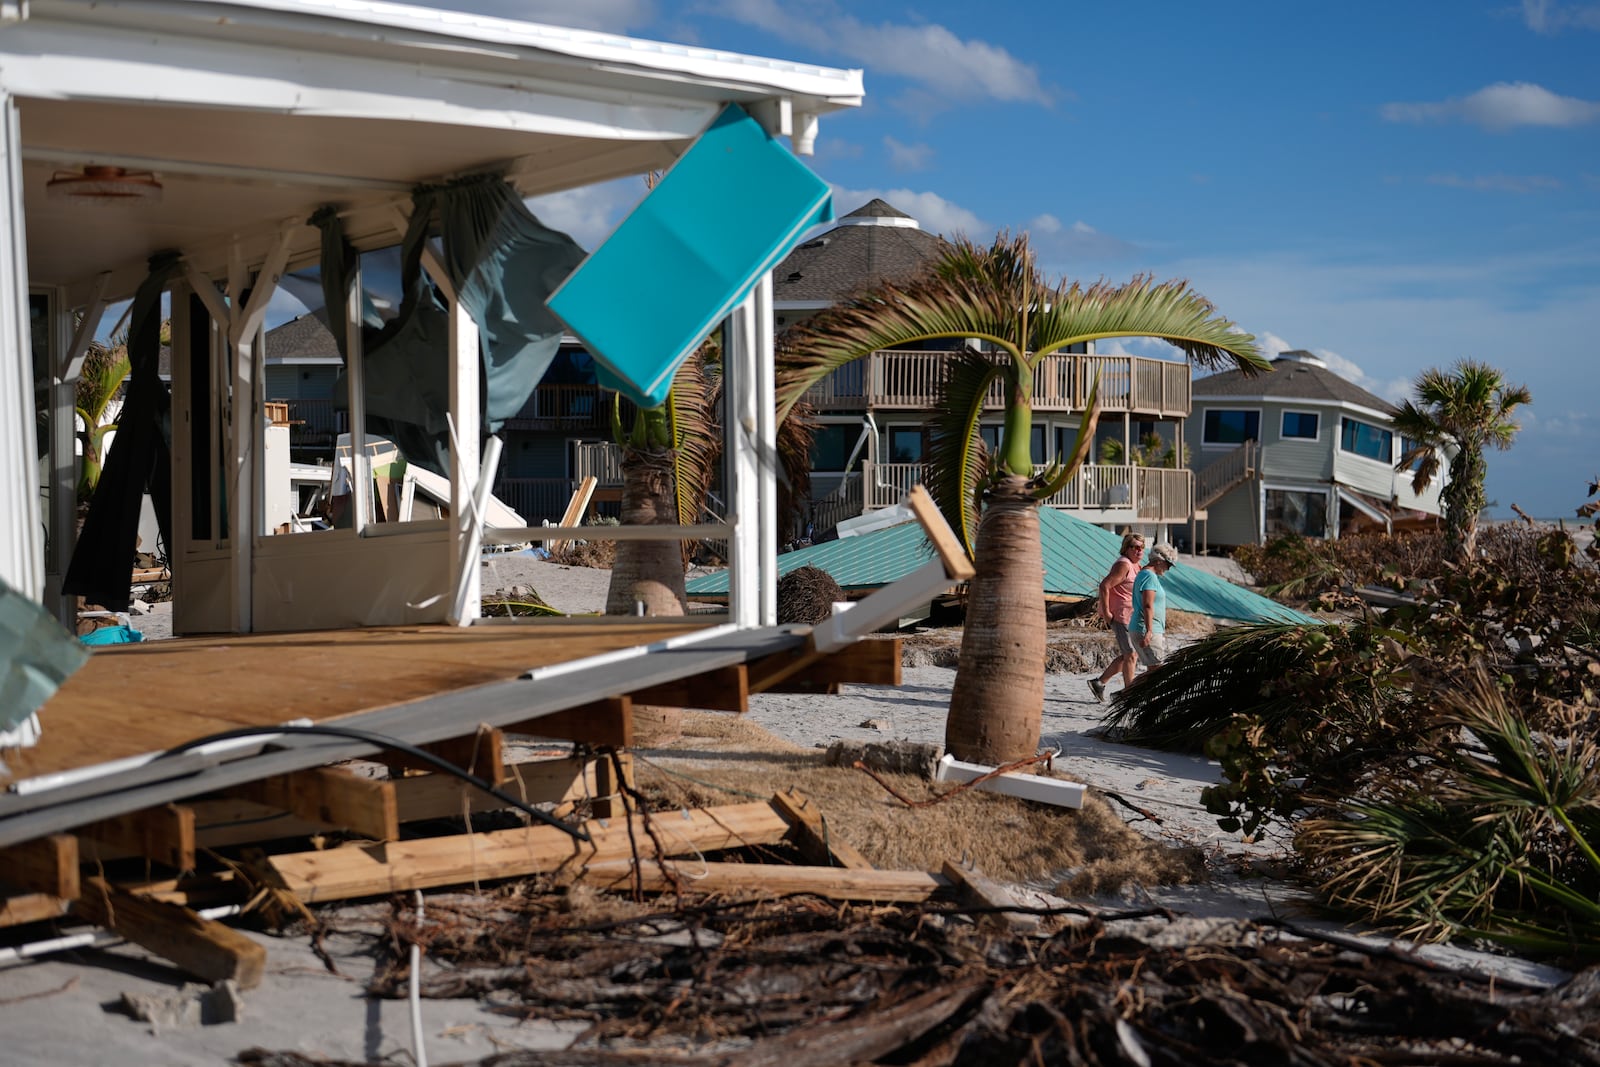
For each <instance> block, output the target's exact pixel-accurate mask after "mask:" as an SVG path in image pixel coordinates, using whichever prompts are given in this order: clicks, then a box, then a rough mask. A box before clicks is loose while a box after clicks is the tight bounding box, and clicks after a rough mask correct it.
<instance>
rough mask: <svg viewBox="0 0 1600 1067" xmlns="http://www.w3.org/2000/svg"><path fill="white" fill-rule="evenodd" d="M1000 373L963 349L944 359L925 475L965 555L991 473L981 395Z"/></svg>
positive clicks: (970, 547) (973, 539)
mask: <svg viewBox="0 0 1600 1067" xmlns="http://www.w3.org/2000/svg"><path fill="white" fill-rule="evenodd" d="M998 377H1000V367H999V366H998V365H997V364H996V363H995V361H994V360H992V359H989V358H988V357H986V356H984V355H982V354H980V353H978V352H963V353H960V354H958V355H953V356H951V357H950V358H949V359H947V360H946V361H945V377H944V379H943V381H941V383H940V395H939V404H938V408H937V410H936V411H935V413H934V416H933V419H932V428H933V433H932V440H931V441H930V442H929V445H928V461H927V464H926V465H925V467H924V478H925V480H926V481H927V485H928V492H929V493H930V494H931V495H932V496H933V500H934V503H936V504H938V505H939V510H940V511H941V512H943V513H944V516H945V521H947V522H948V523H950V528H951V529H953V530H956V531H957V532H958V533H960V534H961V541H962V543H963V544H965V545H966V546H967V555H969V556H970V555H972V554H973V545H974V543H975V542H976V540H977V536H978V509H979V505H978V502H979V499H980V497H981V495H982V492H983V487H984V482H985V479H986V478H987V476H988V474H989V456H988V453H987V450H986V449H985V448H984V447H983V437H982V436H981V435H980V434H979V432H978V427H979V420H980V419H981V417H982V415H983V404H984V399H985V398H986V397H987V396H988V393H989V388H990V386H992V385H993V384H994V382H995V379H997V378H998Z"/></svg>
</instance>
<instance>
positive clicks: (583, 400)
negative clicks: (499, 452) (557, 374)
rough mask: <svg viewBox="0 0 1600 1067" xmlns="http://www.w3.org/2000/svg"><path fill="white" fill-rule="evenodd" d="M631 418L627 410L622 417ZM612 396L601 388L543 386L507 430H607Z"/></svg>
mask: <svg viewBox="0 0 1600 1067" xmlns="http://www.w3.org/2000/svg"><path fill="white" fill-rule="evenodd" d="M627 417H628V412H627V411H626V410H624V412H623V418H624V419H626V418H627ZM610 427H611V394H610V393H609V392H607V391H606V390H603V389H601V388H600V387H599V386H598V385H541V386H539V387H538V388H537V389H535V390H534V391H533V395H532V396H531V397H529V398H528V402H527V403H526V404H524V405H522V410H521V411H519V412H517V414H516V416H515V417H514V418H510V419H507V420H506V424H505V428H506V429H508V430H599V429H604V430H608V431H609V429H610Z"/></svg>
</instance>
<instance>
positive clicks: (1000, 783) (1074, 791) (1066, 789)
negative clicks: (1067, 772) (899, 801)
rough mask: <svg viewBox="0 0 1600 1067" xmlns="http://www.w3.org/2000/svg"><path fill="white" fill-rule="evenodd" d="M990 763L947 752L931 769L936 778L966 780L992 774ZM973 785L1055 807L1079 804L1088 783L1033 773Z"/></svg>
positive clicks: (950, 780)
mask: <svg viewBox="0 0 1600 1067" xmlns="http://www.w3.org/2000/svg"><path fill="white" fill-rule="evenodd" d="M994 770H995V769H994V768H993V767H985V766H983V764H981V763H964V762H962V761H961V760H958V759H956V758H955V757H954V756H952V755H950V754H949V753H948V752H947V753H945V755H944V757H943V758H942V759H940V760H939V769H938V771H936V772H935V773H934V776H933V780H934V781H936V782H970V781H973V780H975V779H978V778H982V777H983V776H984V775H986V774H994ZM973 788H974V789H984V790H987V791H988V792H991V793H1001V794H1004V795H1005V796H1008V797H1019V798H1021V799H1022V800H1033V801H1037V802H1038V803H1040V804H1054V805H1055V806H1056V807H1058V808H1081V807H1083V794H1084V793H1085V792H1086V791H1087V790H1088V788H1089V787H1088V786H1086V785H1082V784H1080V783H1078V782H1069V781H1067V780H1066V779H1065V778H1044V777H1041V776H1040V775H1037V774H1014V773H1010V772H1007V773H1006V774H995V776H994V777H993V778H990V779H988V780H987V781H983V782H979V783H978V784H977V785H975V786H973Z"/></svg>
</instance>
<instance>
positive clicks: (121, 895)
mask: <svg viewBox="0 0 1600 1067" xmlns="http://www.w3.org/2000/svg"><path fill="white" fill-rule="evenodd" d="M73 910H74V911H75V912H76V913H77V914H79V915H81V916H83V917H84V918H85V919H87V920H88V921H90V922H92V923H94V924H95V925H96V926H104V927H105V928H106V929H108V930H113V931H115V932H116V933H118V934H121V935H122V936H123V937H125V938H127V939H128V940H129V941H132V942H133V943H134V944H136V945H140V946H142V947H144V948H147V949H149V950H150V951H151V952H154V953H155V954H156V955H158V956H160V957H161V958H162V959H166V960H170V961H172V962H173V963H175V964H177V965H178V967H180V968H181V969H183V970H185V971H188V972H189V973H190V974H192V975H194V976H195V977H197V978H203V979H205V980H206V981H208V982H220V981H222V980H223V979H226V978H231V979H233V980H234V981H235V982H237V983H239V988H240V989H252V988H254V987H255V986H258V985H260V984H261V976H262V975H263V974H264V973H266V969H267V950H266V949H265V948H263V947H262V946H261V945H259V944H257V943H256V942H254V941H252V940H251V939H250V938H248V937H246V936H245V935H244V934H241V933H240V932H239V931H237V930H235V929H233V928H232V927H228V926H224V925H222V924H221V923H219V922H216V921H214V920H211V919H202V918H201V917H200V916H198V915H196V914H195V913H194V912H192V911H190V910H189V909H188V908H184V907H180V906H178V905H177V904H166V903H163V902H161V901H159V900H146V899H144V898H142V897H137V896H134V895H133V894H132V893H127V892H124V891H123V890H121V889H118V888H117V887H116V886H113V885H111V884H110V883H108V882H107V881H106V880H105V879H103V878H91V879H89V880H88V882H87V883H86V884H85V886H84V893H83V896H81V897H80V898H78V902H77V904H76V905H75V906H74V908H73Z"/></svg>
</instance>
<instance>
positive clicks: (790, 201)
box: [548, 104, 833, 407]
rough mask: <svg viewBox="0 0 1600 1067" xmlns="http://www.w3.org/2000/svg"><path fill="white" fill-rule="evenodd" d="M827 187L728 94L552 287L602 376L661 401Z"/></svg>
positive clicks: (828, 206) (648, 403) (788, 244)
mask: <svg viewBox="0 0 1600 1067" xmlns="http://www.w3.org/2000/svg"><path fill="white" fill-rule="evenodd" d="M832 218H833V200H832V194H831V193H830V191H829V188H828V185H827V183H826V182H824V181H823V180H822V179H821V178H819V177H817V176H816V175H815V174H813V173H812V172H811V170H810V169H809V168H807V167H806V165H805V164H804V163H801V162H800V161H799V160H798V159H796V158H795V157H794V156H793V155H791V154H790V152H789V150H788V149H786V148H785V147H784V146H783V145H782V144H780V143H778V141H776V140H774V139H773V138H771V137H769V136H767V132H766V131H765V130H763V129H762V128H761V124H760V123H758V122H756V121H755V120H754V119H752V118H751V117H750V116H749V115H747V114H745V112H744V109H743V108H740V107H739V106H737V105H734V104H730V105H728V107H726V108H724V109H723V111H722V114H720V115H718V116H717V119H716V121H714V122H713V123H712V124H711V125H710V126H709V127H707V128H706V131H705V132H704V133H703V134H701V135H700V137H699V139H698V140H697V141H695V143H694V145H693V146H692V147H691V148H690V149H689V151H687V152H685V153H684V154H683V156H682V157H681V158H680V159H679V160H678V162H677V163H676V164H674V165H673V167H672V169H671V170H669V171H668V172H667V173H666V175H665V176H664V177H663V178H662V179H661V181H660V182H658V183H657V184H656V187H655V188H654V189H652V190H651V191H650V193H649V195H647V196H646V197H645V198H644V200H642V201H641V202H640V203H639V206H638V207H636V208H634V209H633V211H632V212H631V213H630V214H629V215H628V217H627V218H626V219H624V220H623V221H622V224H621V225H620V226H618V227H617V229H616V230H615V231H614V232H613V233H612V234H611V236H610V237H608V238H607V239H606V241H605V243H604V244H602V245H601V246H600V247H599V248H597V249H595V250H594V252H593V253H591V254H590V255H589V257H588V258H587V259H585V260H584V261H583V263H581V264H580V265H579V266H578V268H577V269H576V270H575V271H573V272H572V274H571V275H570V276H569V277H568V278H567V280H566V281H565V282H563V283H562V285H561V287H560V288H559V289H557V290H556V291H555V292H554V293H553V294H551V296H550V299H549V301H548V303H549V307H550V310H552V311H554V312H555V313H556V314H557V315H558V316H560V317H561V319H562V321H564V322H565V323H566V324H567V326H568V327H570V328H571V330H572V332H573V333H574V334H576V335H577V336H578V337H579V338H580V339H582V341H583V343H584V347H585V348H587V349H588V351H589V354H590V355H592V356H593V357H594V358H595V360H596V362H597V363H599V365H600V382H601V384H602V385H605V386H606V387H608V388H615V389H617V391H619V392H621V393H622V394H623V395H625V396H627V397H628V399H630V400H632V401H633V402H634V403H636V404H639V405H641V406H644V407H656V406H658V405H660V404H662V403H663V402H665V400H666V398H667V390H668V389H669V388H671V385H672V376H673V374H674V373H675V372H676V371H677V369H678V366H679V365H680V364H682V362H683V361H684V360H685V359H687V358H688V356H689V354H690V353H691V352H693V351H694V349H695V347H696V346H698V345H699V344H700V342H701V341H703V340H704V339H705V337H706V335H707V334H709V333H710V332H711V330H712V328H713V327H714V326H716V325H717V323H719V322H721V321H722V320H723V319H725V318H727V316H728V314H729V312H731V311H732V310H733V309H734V308H735V307H737V306H738V305H739V303H740V302H741V301H743V300H744V298H745V297H746V296H748V295H749V294H750V290H751V289H752V288H754V286H755V284H756V282H757V281H758V280H759V279H760V278H761V277H762V275H764V274H766V273H767V272H768V271H770V270H771V269H772V268H773V267H774V266H775V265H776V264H777V263H778V261H779V260H781V259H783V257H784V256H786V255H788V254H789V252H790V251H791V250H792V249H793V248H794V246H795V244H796V243H797V242H798V241H799V240H800V236H801V235H802V234H803V233H805V231H806V230H808V229H810V228H811V227H812V226H814V225H816V224H817V223H819V222H827V221H829V220H830V219H832Z"/></svg>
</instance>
